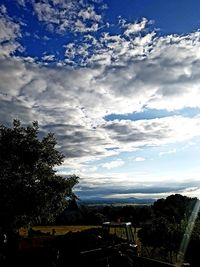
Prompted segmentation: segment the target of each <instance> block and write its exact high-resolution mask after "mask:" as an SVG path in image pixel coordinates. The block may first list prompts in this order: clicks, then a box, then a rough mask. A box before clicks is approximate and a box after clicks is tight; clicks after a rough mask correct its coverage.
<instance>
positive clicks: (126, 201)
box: [79, 197, 155, 205]
mask: <svg viewBox="0 0 200 267" xmlns="http://www.w3.org/2000/svg"><path fill="white" fill-rule="evenodd" d="M154 202H155V199H152V198H149V199H138V198H135V197H130V198H123V199H119V198H100V197H95V198H90V199H84V198H82V199H80V200H79V204H84V205H150V204H152V203H154Z"/></svg>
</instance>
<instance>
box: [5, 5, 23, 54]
mask: <svg viewBox="0 0 200 267" xmlns="http://www.w3.org/2000/svg"><path fill="white" fill-rule="evenodd" d="M20 36H21V32H20V26H19V24H17V23H15V22H14V21H13V20H12V18H11V17H9V16H8V14H7V10H6V7H5V6H4V5H1V6H0V51H1V52H0V56H1V57H2V56H9V55H10V54H12V53H13V52H15V51H16V50H17V49H19V48H21V46H20V44H19V43H18V42H17V41H16V39H17V38H19V37H20Z"/></svg>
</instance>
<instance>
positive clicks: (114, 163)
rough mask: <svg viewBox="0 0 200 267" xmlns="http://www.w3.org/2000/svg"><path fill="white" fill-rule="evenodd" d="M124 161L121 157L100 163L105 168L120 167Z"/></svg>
mask: <svg viewBox="0 0 200 267" xmlns="http://www.w3.org/2000/svg"><path fill="white" fill-rule="evenodd" d="M124 163H125V162H124V161H123V160H122V159H117V160H113V161H110V162H107V163H104V164H102V167H103V168H106V169H113V168H117V167H121V166H122V165H124Z"/></svg>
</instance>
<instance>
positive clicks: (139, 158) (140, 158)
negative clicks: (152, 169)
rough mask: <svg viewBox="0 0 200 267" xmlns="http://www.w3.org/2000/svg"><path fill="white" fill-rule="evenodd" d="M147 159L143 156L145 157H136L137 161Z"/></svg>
mask: <svg viewBox="0 0 200 267" xmlns="http://www.w3.org/2000/svg"><path fill="white" fill-rule="evenodd" d="M145 160H146V159H145V158H143V157H136V158H135V159H134V161H137V162H140V161H145Z"/></svg>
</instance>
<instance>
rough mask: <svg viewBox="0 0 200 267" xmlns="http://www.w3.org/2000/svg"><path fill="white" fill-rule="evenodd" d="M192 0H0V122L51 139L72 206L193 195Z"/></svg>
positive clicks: (196, 181)
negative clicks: (74, 180) (73, 178)
mask: <svg viewBox="0 0 200 267" xmlns="http://www.w3.org/2000/svg"><path fill="white" fill-rule="evenodd" d="M199 14H200V2H199V1H198V0H196V1H195V0H190V1H188V0H168V1H165V0H123V1H121V0H90V1H89V0H88V1H87V0H80V1H78V0H42V1H36V0H4V1H2V0H0V123H1V124H4V125H7V126H11V125H12V121H13V119H19V120H20V121H21V122H22V124H23V125H28V124H30V123H31V122H33V121H38V123H39V126H40V135H41V136H43V135H45V134H47V133H48V132H52V133H55V137H56V139H57V143H58V144H57V148H58V149H59V151H61V152H62V153H63V154H64V156H65V160H64V162H63V164H62V166H59V167H57V168H56V171H57V173H58V174H61V175H66V176H67V175H71V174H76V175H79V177H80V182H79V184H78V185H77V187H76V190H75V191H76V194H77V195H78V197H79V198H80V199H93V198H96V197H99V198H105V199H106V198H127V197H136V198H154V199H158V198H161V197H166V196H168V195H171V194H175V193H179V194H183V195H187V196H190V197H200V164H199V159H200V30H199V29H200V15H199Z"/></svg>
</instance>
